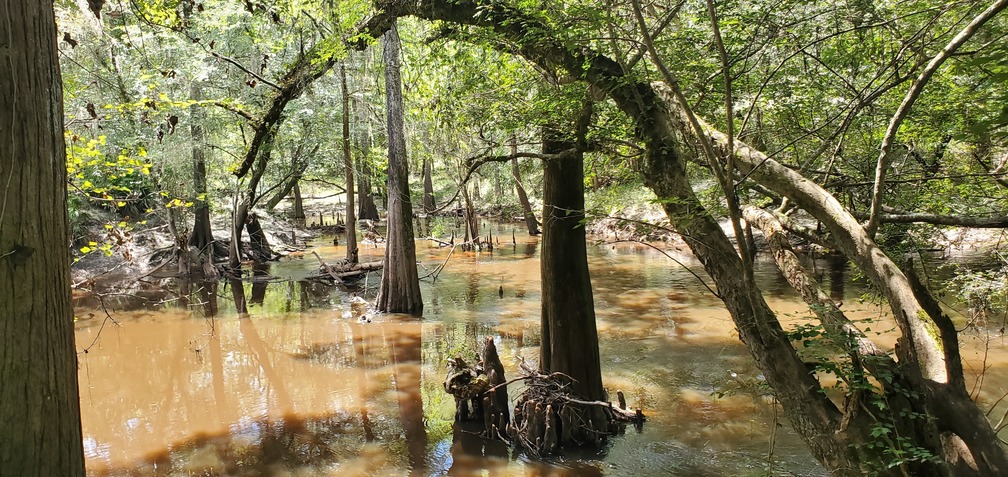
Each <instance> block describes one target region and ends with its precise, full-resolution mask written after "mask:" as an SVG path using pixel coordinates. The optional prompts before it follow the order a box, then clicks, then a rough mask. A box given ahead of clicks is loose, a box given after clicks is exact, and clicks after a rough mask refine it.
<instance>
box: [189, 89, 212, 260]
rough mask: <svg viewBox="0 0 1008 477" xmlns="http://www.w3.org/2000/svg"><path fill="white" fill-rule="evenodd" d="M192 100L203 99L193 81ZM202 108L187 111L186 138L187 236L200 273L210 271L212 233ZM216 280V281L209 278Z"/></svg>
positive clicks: (192, 108)
mask: <svg viewBox="0 0 1008 477" xmlns="http://www.w3.org/2000/svg"><path fill="white" fill-rule="evenodd" d="M189 92H190V95H191V96H192V98H193V99H198V98H201V97H202V96H203V92H202V88H200V83H199V82H198V81H193V83H192V86H191V87H190V89H189ZM202 108H203V107H202V106H199V105H193V106H191V107H190V110H189V111H190V121H191V123H190V125H189V134H190V136H191V138H192V164H193V204H194V206H193V215H194V219H193V229H192V232H190V234H189V242H188V245H189V247H195V248H196V249H197V250H198V251H199V259H200V261H201V262H203V263H201V264H200V270H212V268H210V267H207V266H205V265H206V264H207V263H209V264H212V263H213V257H214V249H213V241H214V238H213V231H212V230H211V227H210V225H211V224H210V203H209V201H208V197H207V179H206V177H207V174H206V149H205V148H204V147H203V124H202V122H203V120H204V117H203V109H202ZM208 278H215V277H208Z"/></svg>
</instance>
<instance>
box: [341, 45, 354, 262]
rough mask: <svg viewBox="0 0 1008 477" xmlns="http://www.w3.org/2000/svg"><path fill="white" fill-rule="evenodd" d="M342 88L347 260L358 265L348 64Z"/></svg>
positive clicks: (344, 65)
mask: <svg viewBox="0 0 1008 477" xmlns="http://www.w3.org/2000/svg"><path fill="white" fill-rule="evenodd" d="M339 71H340V86H341V87H342V90H343V166H344V170H345V172H346V198H347V202H346V259H347V261H348V262H350V263H357V217H356V216H355V214H356V212H357V211H356V210H355V208H356V205H355V204H354V162H353V156H351V155H350V91H349V89H348V88H347V76H346V64H345V63H340V70H339Z"/></svg>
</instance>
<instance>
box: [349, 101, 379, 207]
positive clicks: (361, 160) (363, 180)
mask: <svg viewBox="0 0 1008 477" xmlns="http://www.w3.org/2000/svg"><path fill="white" fill-rule="evenodd" d="M353 100H354V109H356V110H357V114H356V115H355V117H356V118H357V134H355V135H354V141H355V142H356V143H357V144H356V149H357V161H356V165H357V169H358V170H359V171H360V174H357V218H358V219H360V220H378V207H376V206H375V203H374V198H373V197H372V196H371V175H372V174H371V165H370V161H369V160H368V151H370V150H371V140H370V138H369V137H370V134H368V133H367V129H369V128H370V127H371V126H370V124H371V123H370V120H369V119H368V115H367V110H366V108H365V105H364V99H363V98H358V97H354V98H353ZM362 121H364V122H365V123H364V124H361V122H362Z"/></svg>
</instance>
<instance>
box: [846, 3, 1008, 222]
mask: <svg viewBox="0 0 1008 477" xmlns="http://www.w3.org/2000/svg"><path fill="white" fill-rule="evenodd" d="M1005 7H1008V0H996V1H995V2H994V3H993V4H991V6H989V7H987V9H986V10H984V11H983V12H981V13H980V14H979V15H977V16H976V18H974V19H973V20H972V21H970V22H969V24H968V25H966V27H965V28H963V29H962V31H960V32H959V34H958V35H956V36H955V37H954V38H952V40H951V41H949V43H948V44H947V45H945V48H942V50H941V51H940V52H938V54H937V55H935V56H934V58H931V61H929V62H928V64H927V66H925V67H924V70H923V71H921V74H920V76H918V77H917V79H916V80H914V82H913V84H912V85H911V86H910V91H907V94H906V96H905V97H904V98H903V102H902V103H900V105H899V108H897V109H896V112H895V113H893V116H892V118H891V119H890V120H889V126H888V127H887V128H886V132H885V136H884V137H883V138H882V146H881V147H880V148H879V155H878V160H877V164H876V167H875V187H874V190H873V191H872V204H871V213H870V215H869V217H868V224H867V225H866V226H865V229H866V230H867V232H868V236H869V237H874V236H875V231H876V230H878V223H879V215H881V213H882V188H883V186H884V184H885V175H886V170H887V169H889V163H890V160H889V155H890V153H891V150H892V145H893V141H894V140H895V139H896V133H897V132H898V131H899V128H900V125H902V124H903V120H904V119H906V116H907V114H908V113H909V112H910V108H911V107H912V106H913V104H914V102H915V101H917V98H918V97H920V94H921V92H922V91H923V90H924V86H925V85H926V84H927V83H928V81H929V80H930V79H931V77H932V76H934V74H935V72H936V71H938V68H940V67H941V65H942V63H944V62H945V60H946V59H948V58H949V56H950V55H951V54H952V53H955V51H956V50H957V49H959V47H960V46H962V45H963V43H966V41H968V40H969V39H970V38H971V37H972V36H973V34H975V33H976V32H977V30H979V29H980V27H981V26H982V25H983V24H984V23H986V22H987V20H990V19H991V18H993V17H994V16H995V15H997V14H998V13H999V12H1000V11H1001V10H1004V8H1005Z"/></svg>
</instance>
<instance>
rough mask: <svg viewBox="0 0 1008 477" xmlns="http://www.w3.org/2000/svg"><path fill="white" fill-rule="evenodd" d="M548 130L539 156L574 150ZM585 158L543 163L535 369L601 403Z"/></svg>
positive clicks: (576, 155)
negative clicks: (566, 380)
mask: <svg viewBox="0 0 1008 477" xmlns="http://www.w3.org/2000/svg"><path fill="white" fill-rule="evenodd" d="M573 146H574V144H573V142H572V141H570V140H569V139H567V140H564V139H563V138H562V137H561V136H560V135H559V133H557V132H556V131H552V130H548V129H547V130H544V132H543V153H546V154H551V153H557V152H560V151H563V150H566V149H569V148H571V147H573ZM584 218H585V212H584V155H583V154H581V153H577V154H574V155H573V156H572V157H570V158H567V159H563V160H547V161H543V237H542V259H541V262H540V263H541V268H542V318H541V321H542V341H541V342H540V345H539V367H540V368H541V370H542V371H543V373H547V374H548V373H550V372H561V373H564V374H566V375H568V376H570V377H572V378H574V380H575V382H574V383H573V384H572V390H573V391H574V393H575V394H577V395H579V396H582V397H584V398H585V399H587V400H602V399H603V397H604V392H603V390H602V371H601V369H602V368H601V364H600V358H599V349H598V333H597V332H596V329H595V304H594V300H593V299H592V289H591V277H590V276H589V272H588V251H587V246H586V242H585V228H584V223H583V221H584Z"/></svg>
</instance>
